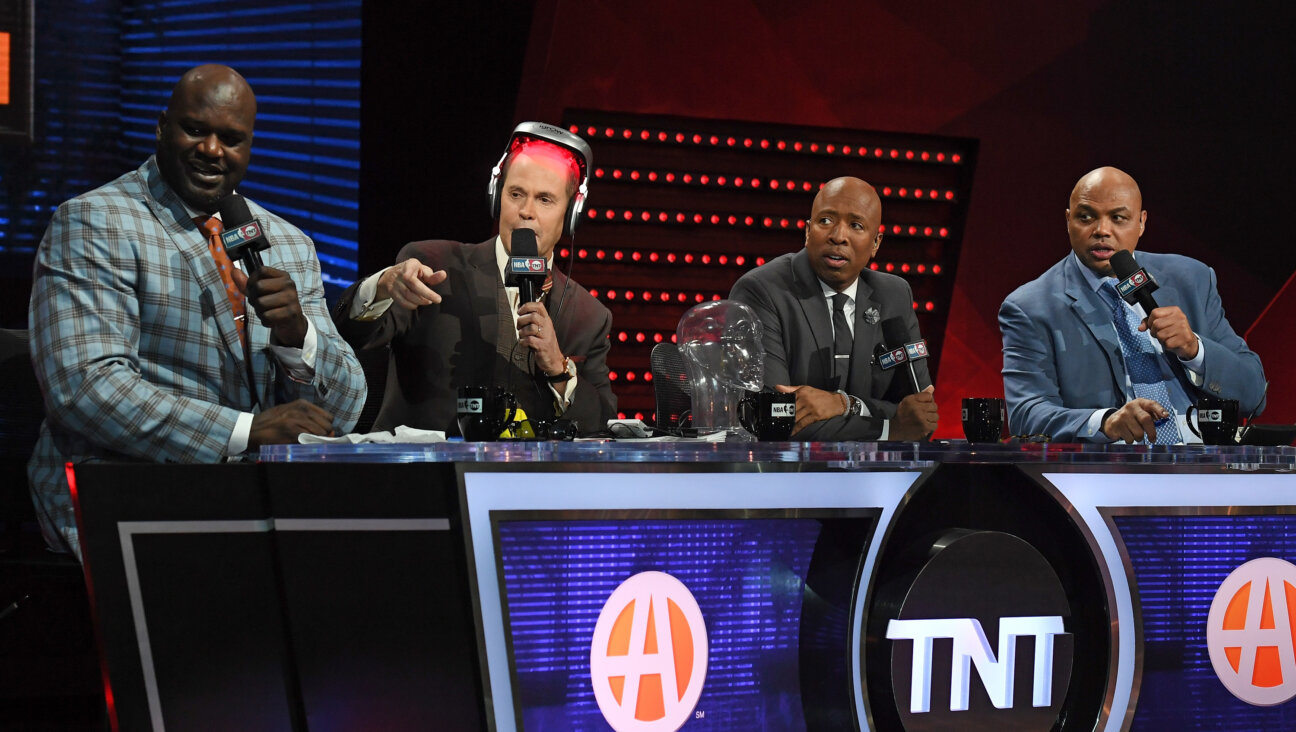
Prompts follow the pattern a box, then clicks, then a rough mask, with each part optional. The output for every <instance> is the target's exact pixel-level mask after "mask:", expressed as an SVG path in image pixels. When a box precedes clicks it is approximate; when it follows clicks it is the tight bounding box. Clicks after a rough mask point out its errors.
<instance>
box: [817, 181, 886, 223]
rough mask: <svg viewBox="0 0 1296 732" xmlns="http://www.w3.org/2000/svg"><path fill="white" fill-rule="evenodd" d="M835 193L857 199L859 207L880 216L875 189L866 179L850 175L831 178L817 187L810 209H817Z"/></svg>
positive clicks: (879, 204)
mask: <svg viewBox="0 0 1296 732" xmlns="http://www.w3.org/2000/svg"><path fill="white" fill-rule="evenodd" d="M836 195H843V196H849V197H851V198H854V199H857V200H858V202H859V205H860V206H861V207H863V208H865V209H867V210H869V211H872V212H874V213H875V214H879V217H878V218H879V219H880V218H881V216H880V214H881V212H882V199H880V198H878V194H877V191H876V190H874V189H873V186H871V185H869V184H868V183H867V182H866V181H862V180H860V179H859V178H852V177H850V176H843V177H841V178H833V179H832V180H830V181H828V182H827V183H825V184H824V187H823V188H821V189H819V193H818V194H816V195H815V199H814V204H813V205H812V206H811V207H810V210H811V211H812V212H813V211H815V210H817V209H819V208H820V207H821V205H822V203H823V201H825V200H827V198H828V197H829V196H836Z"/></svg>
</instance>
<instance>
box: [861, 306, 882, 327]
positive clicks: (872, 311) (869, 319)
mask: <svg viewBox="0 0 1296 732" xmlns="http://www.w3.org/2000/svg"><path fill="white" fill-rule="evenodd" d="M880 317H881V316H880V315H878V311H877V308H869V309H868V310H865V311H864V322H866V323H868V324H869V325H877V322H878V318H880Z"/></svg>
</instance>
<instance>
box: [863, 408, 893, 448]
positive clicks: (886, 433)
mask: <svg viewBox="0 0 1296 732" xmlns="http://www.w3.org/2000/svg"><path fill="white" fill-rule="evenodd" d="M864 408H865V409H868V407H867V406H866V407H864ZM890 436H891V420H889V419H884V420H882V434H880V435H878V442H886V441H887V438H889V437H890Z"/></svg>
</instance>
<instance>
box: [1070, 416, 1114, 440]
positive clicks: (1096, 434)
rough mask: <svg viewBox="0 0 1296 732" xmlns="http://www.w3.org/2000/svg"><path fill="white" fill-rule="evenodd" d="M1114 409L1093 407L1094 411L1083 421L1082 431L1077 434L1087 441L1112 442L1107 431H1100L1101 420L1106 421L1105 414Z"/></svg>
mask: <svg viewBox="0 0 1296 732" xmlns="http://www.w3.org/2000/svg"><path fill="white" fill-rule="evenodd" d="M1114 411H1116V410H1115V409H1095V410H1094V413H1093V414H1091V415H1089V421H1088V422H1087V423H1085V429H1084V432H1082V433H1081V434H1080V435H1079V436H1080V437H1082V438H1084V439H1085V440H1086V441H1088V442H1114V440H1112V438H1110V437H1108V436H1107V433H1105V432H1103V431H1102V426H1103V422H1106V421H1107V415H1109V414H1111V413H1112V412H1114Z"/></svg>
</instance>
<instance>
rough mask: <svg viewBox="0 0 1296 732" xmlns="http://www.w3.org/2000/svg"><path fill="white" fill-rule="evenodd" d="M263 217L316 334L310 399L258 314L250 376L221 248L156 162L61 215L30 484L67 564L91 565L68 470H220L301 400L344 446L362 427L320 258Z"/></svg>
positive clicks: (41, 300) (36, 302)
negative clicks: (100, 462)
mask: <svg viewBox="0 0 1296 732" xmlns="http://www.w3.org/2000/svg"><path fill="white" fill-rule="evenodd" d="M249 205H250V208H251V210H252V215H253V216H254V217H256V218H257V220H258V221H260V223H261V226H262V228H263V229H264V231H265V233H266V236H267V237H268V239H269V241H270V244H271V246H270V248H269V249H267V250H266V251H264V252H262V258H263V261H264V262H265V263H266V264H267V265H268V266H272V267H275V268H277V269H282V270H284V271H285V272H288V273H289V274H290V275H291V276H292V278H293V282H294V283H295V284H296V286H297V294H298V297H299V299H300V301H301V306H302V312H303V313H305V315H306V317H307V318H309V319H310V321H311V323H312V324H313V325H314V327H315V330H316V334H317V351H316V355H315V375H314V379H313V380H312V381H311V382H310V383H302V382H298V381H295V380H293V379H291V378H289V377H288V374H287V371H286V370H285V369H283V368H282V367H280V366H279V364H278V362H277V361H276V358H275V356H274V355H273V353H272V352H271V351H270V349H269V347H268V343H269V339H270V331H269V329H268V328H266V327H265V326H264V325H262V324H260V322H259V321H258V320H257V318H256V317H255V316H254V314H253V313H252V312H251V308H249V313H248V323H247V336H248V342H249V349H248V350H249V352H250V355H251V364H250V366H249V364H248V362H247V358H246V357H245V355H244V352H243V348H242V346H241V344H240V341H239V337H238V331H237V330H236V328H235V323H234V315H233V311H232V309H231V307H230V303H229V299H228V298H227V297H226V295H225V289H224V285H223V283H222V282H221V278H220V275H219V274H218V273H217V270H216V264H215V261H214V260H213V259H212V257H211V254H210V252H209V250H208V248H207V240H206V236H205V234H204V233H203V231H202V230H201V229H200V228H199V227H198V225H197V224H195V223H194V222H193V220H192V219H191V218H189V215H188V213H187V212H186V209H185V207H184V204H183V203H182V202H181V200H180V198H179V197H178V196H177V195H176V194H175V192H174V191H172V190H171V189H170V188H169V187H168V186H167V184H166V182H165V181H164V180H163V179H162V175H161V173H160V172H159V170H158V167H157V163H156V161H155V160H154V158H152V157H150V158H149V159H148V160H147V161H145V163H144V164H143V165H142V166H140V168H139V169H138V170H135V171H132V172H130V173H127V174H126V175H123V176H122V177H120V178H118V179H117V180H115V181H113V182H111V183H109V184H107V185H105V186H103V187H101V188H98V189H96V190H94V191H91V192H89V193H86V194H84V195H81V196H78V197H76V198H74V199H72V200H70V201H68V202H66V203H64V204H63V205H61V206H59V208H58V211H57V212H55V214H54V218H53V220H52V221H51V222H50V226H49V229H48V230H47V231H46V232H45V237H44V239H42V240H41V245H40V249H39V251H38V252H37V255H36V264H35V275H34V283H33V286H32V297H31V308H30V310H29V312H28V327H29V328H30V329H31V348H32V364H33V366H34V367H35V370H36V377H37V379H38V380H39V381H40V384H41V390H42V392H43V393H44V397H45V413H46V417H45V423H44V424H43V425H42V426H41V432H40V437H39V439H38V441H37V444H36V449H35V451H34V453H33V454H32V458H31V461H30V463H29V464H28V475H29V477H30V479H31V488H32V496H33V499H34V502H35V505H36V513H37V515H38V517H39V518H40V522H41V528H42V531H43V533H44V534H45V540H46V542H47V543H49V544H50V546H51V547H52V548H55V549H58V550H64V551H66V550H70V551H72V552H73V553H76V554H78V555H79V553H80V552H79V546H78V541H77V537H76V521H75V515H74V512H73V507H72V500H71V495H70V494H69V492H68V486H67V479H66V475H65V472H64V469H63V464H64V463H65V462H68V461H71V462H78V461H82V460H88V459H94V458H101V459H114V460H121V459H139V460H149V461H158V462H184V463H200V462H218V461H219V460H220V459H221V458H222V457H224V455H225V451H226V449H227V446H228V444H229V439H230V435H231V434H232V433H233V430H234V425H235V422H236V421H237V419H238V417H239V415H240V414H241V413H243V412H257V411H260V410H261V409H264V408H268V407H270V406H273V405H276V404H282V403H285V402H288V401H292V400H294V399H298V398H304V399H307V400H309V401H311V402H313V403H315V404H318V405H319V406H320V407H321V408H323V409H324V410H326V411H328V412H329V413H330V414H332V415H333V417H334V423H333V427H334V429H335V430H336V432H337V433H338V434H342V433H344V432H347V431H348V430H350V429H351V428H352V427H353V426H354V425H355V422H356V420H357V419H358V418H359V415H360V409H361V407H362V406H363V405H364V400H365V395H366V392H367V389H366V386H365V379H364V373H363V372H362V371H361V368H360V363H359V361H357V359H356V357H355V354H354V353H353V352H352V350H351V348H350V347H349V346H348V345H347V344H346V343H345V341H343V340H342V339H341V338H340V337H338V334H337V330H336V329H335V328H334V326H333V322H332V320H331V319H330V318H329V314H328V309H327V306H326V304H325V302H324V287H323V283H322V281H321V280H320V269H319V260H318V259H316V256H315V247H314V245H313V244H312V242H311V240H310V239H309V238H308V237H307V236H306V235H305V234H303V233H302V232H301V231H300V230H299V229H297V228H296V227H294V226H293V225H292V224H289V223H288V222H287V221H285V220H283V219H281V218H280V217H278V216H275V215H274V214H272V213H270V212H268V211H266V210H265V209H263V208H261V207H260V206H258V205H256V204H255V203H252V202H250V201H249ZM249 374H251V376H252V378H253V380H254V381H255V383H254V384H252V385H251V386H249V383H248V377H249ZM253 390H255V393H256V395H257V396H256V399H255V400H254V398H253V396H252V394H253Z"/></svg>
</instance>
